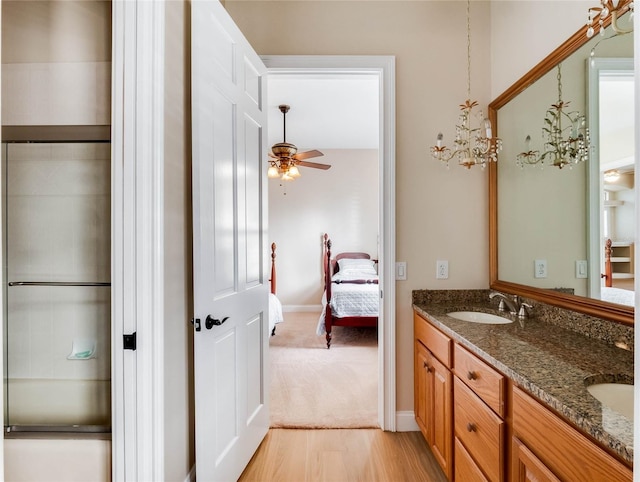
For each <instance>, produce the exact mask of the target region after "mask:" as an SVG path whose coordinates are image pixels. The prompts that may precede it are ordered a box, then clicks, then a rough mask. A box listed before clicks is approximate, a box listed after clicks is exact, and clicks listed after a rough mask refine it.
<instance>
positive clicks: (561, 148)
mask: <svg viewBox="0 0 640 482" xmlns="http://www.w3.org/2000/svg"><path fill="white" fill-rule="evenodd" d="M569 104H570V102H569V101H566V102H565V101H563V100H562V64H561V63H560V64H558V100H557V101H556V103H555V104H551V106H550V107H549V109H547V113H546V115H545V118H544V125H543V127H542V136H543V137H544V138H545V139H546V142H545V144H544V152H542V154H541V153H540V151H536V150H531V146H530V144H531V136H529V135H528V136H527V137H526V139H525V150H524V151H523V152H521V153H520V154H518V155H517V156H516V164H518V165H519V166H520V167H524V166H525V165H527V164H528V165H536V164H540V166H541V167H544V164H545V160H547V163H548V164H549V165H550V166H554V167H557V168H559V169H562V168H563V167H565V166H569V169H571V168H572V166H573V165H574V164H577V163H579V162H585V161H587V160H588V159H589V144H590V139H589V129H588V128H587V125H586V118H585V116H584V114H581V113H580V112H579V111H569V112H567V109H568V107H569Z"/></svg>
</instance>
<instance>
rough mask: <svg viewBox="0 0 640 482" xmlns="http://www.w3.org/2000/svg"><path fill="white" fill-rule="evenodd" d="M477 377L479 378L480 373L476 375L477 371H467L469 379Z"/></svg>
mask: <svg viewBox="0 0 640 482" xmlns="http://www.w3.org/2000/svg"><path fill="white" fill-rule="evenodd" d="M476 378H478V375H476V372H467V379H469V380H475V379H476Z"/></svg>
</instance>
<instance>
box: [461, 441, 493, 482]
mask: <svg viewBox="0 0 640 482" xmlns="http://www.w3.org/2000/svg"><path fill="white" fill-rule="evenodd" d="M455 461H456V474H455V480H460V481H463V482H489V481H488V480H487V478H486V477H485V476H484V474H483V473H482V471H481V470H480V469H479V468H478V466H477V465H476V463H475V462H474V461H473V459H472V458H471V455H469V452H467V449H465V448H464V446H463V445H462V443H460V440H458V438H457V437H456V439H455Z"/></svg>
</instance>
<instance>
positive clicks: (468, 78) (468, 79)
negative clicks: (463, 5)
mask: <svg viewBox="0 0 640 482" xmlns="http://www.w3.org/2000/svg"><path fill="white" fill-rule="evenodd" d="M467 98H468V99H469V100H471V0H467Z"/></svg>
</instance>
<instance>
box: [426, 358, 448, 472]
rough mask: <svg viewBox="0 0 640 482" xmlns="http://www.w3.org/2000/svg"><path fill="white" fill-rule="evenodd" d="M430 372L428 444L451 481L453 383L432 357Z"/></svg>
mask: <svg viewBox="0 0 640 482" xmlns="http://www.w3.org/2000/svg"><path fill="white" fill-rule="evenodd" d="M429 367H430V371H429V372H428V375H429V376H430V377H431V378H432V383H433V385H432V386H433V393H432V400H433V416H432V425H433V438H432V440H431V441H430V442H429V443H430V445H431V451H432V452H433V455H434V456H435V457H436V460H437V461H438V463H439V464H440V466H441V467H442V470H444V472H445V474H446V475H447V478H448V479H449V480H451V475H452V470H453V464H452V457H451V455H452V449H453V428H452V418H453V392H452V390H453V385H452V383H453V381H452V376H453V375H452V374H451V372H450V371H449V370H448V369H447V368H446V367H445V366H444V365H443V364H442V363H440V362H439V361H438V360H437V359H436V358H435V357H434V356H431V358H430V360H429Z"/></svg>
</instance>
